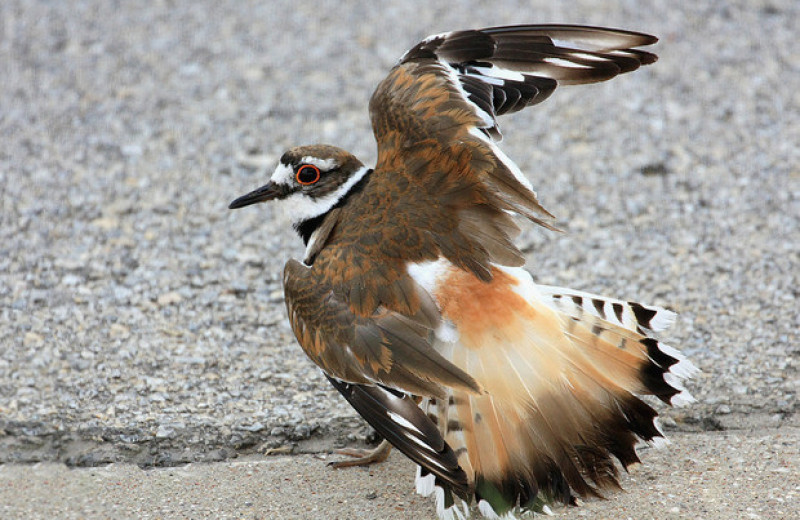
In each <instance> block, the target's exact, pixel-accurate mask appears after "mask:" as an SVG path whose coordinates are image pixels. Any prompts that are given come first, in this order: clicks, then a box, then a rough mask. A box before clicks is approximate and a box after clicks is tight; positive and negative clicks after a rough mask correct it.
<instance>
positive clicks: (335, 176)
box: [228, 144, 369, 226]
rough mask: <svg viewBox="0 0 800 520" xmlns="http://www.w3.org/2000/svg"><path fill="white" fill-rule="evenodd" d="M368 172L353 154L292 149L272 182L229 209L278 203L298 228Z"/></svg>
mask: <svg viewBox="0 0 800 520" xmlns="http://www.w3.org/2000/svg"><path fill="white" fill-rule="evenodd" d="M368 171H369V170H368V169H367V168H366V167H365V166H364V165H363V164H362V163H361V161H359V160H358V159H356V158H355V156H353V155H352V154H351V153H349V152H347V151H345V150H342V149H341V148H337V147H335V146H330V145H324V144H316V145H310V146H298V147H295V148H291V149H290V150H288V151H287V152H286V153H284V154H283V156H281V159H280V162H279V163H278V166H277V167H276V168H275V172H274V173H273V174H272V177H271V178H270V180H269V182H268V183H267V184H265V185H264V186H261V187H260V188H258V189H256V190H253V191H251V192H250V193H248V194H246V195H243V196H241V197H239V198H238V199H236V200H234V201H233V202H231V203H230V205H229V206H228V207H229V208H230V209H236V208H241V207H244V206H249V205H251V204H255V203H257V202H267V201H277V202H279V203H280V205H281V206H283V208H282V209H284V210H285V212H286V214H287V215H288V216H289V218H290V219H291V220H292V223H293V224H294V225H295V226H297V225H299V224H300V223H302V222H305V221H307V220H310V219H314V218H317V217H320V216H322V215H324V214H326V213H327V212H329V211H330V210H331V209H333V207H334V206H336V204H337V203H338V202H339V201H340V200H342V198H343V197H344V196H345V195H346V194H347V193H348V192H349V191H350V190H351V189H352V188H353V187H354V186H355V185H356V184H357V183H358V181H360V180H361V179H362V178H363V177H364V175H365V174H366V173H367V172H368Z"/></svg>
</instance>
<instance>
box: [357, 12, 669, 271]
mask: <svg viewBox="0 0 800 520" xmlns="http://www.w3.org/2000/svg"><path fill="white" fill-rule="evenodd" d="M655 41H656V38H654V37H652V36H648V35H644V34H640V33H633V32H628V31H619V30H613V29H602V28H594V27H578V26H564V25H539V26H536V25H530V26H517V27H495V28H489V29H482V30H477V31H458V32H451V33H445V34H442V35H437V36H432V37H430V38H427V39H426V40H424V41H423V42H421V43H419V44H418V45H417V46H415V47H414V48H413V49H411V50H410V51H408V52H407V53H406V54H405V55H404V56H403V58H402V59H401V61H400V63H399V64H398V65H397V66H396V67H395V68H394V69H392V71H391V72H390V74H389V75H388V76H387V78H386V79H385V80H384V81H383V82H382V83H381V84H380V85H379V86H378V88H377V89H376V91H375V93H374V94H373V96H372V99H371V101H370V115H371V119H372V126H373V130H374V132H375V137H376V139H377V142H378V162H377V165H376V168H375V172H374V173H373V176H372V177H373V179H372V181H371V183H372V184H377V185H379V186H380V189H381V190H382V191H386V190H388V189H390V188H389V187H390V186H392V185H396V184H398V183H403V184H404V185H408V186H409V189H408V190H407V193H408V194H409V195H407V196H406V197H401V198H400V200H399V201H398V200H393V201H389V202H390V203H395V204H408V203H409V201H411V199H412V198H413V201H411V204H412V205H414V204H416V203H417V202H418V201H419V200H420V199H422V200H423V201H424V204H425V207H424V208H418V207H415V208H414V210H415V211H416V212H417V213H416V215H421V216H422V217H418V218H417V219H416V220H415V221H414V222H413V225H415V226H424V227H425V228H426V230H427V231H428V232H429V233H428V235H429V243H428V244H427V247H429V248H431V249H435V250H438V251H439V252H440V253H441V254H442V256H446V257H447V258H448V260H450V261H451V262H453V263H454V264H455V265H457V266H459V267H461V268H463V269H466V270H469V271H472V272H473V273H474V274H475V275H476V276H478V277H479V278H481V279H483V280H488V279H490V278H491V269H490V264H491V263H497V264H502V265H509V266H519V265H522V264H523V263H524V262H523V260H522V255H521V254H520V252H519V251H518V249H517V248H516V247H515V246H514V244H513V242H512V238H513V237H514V236H515V234H516V228H515V226H514V224H513V222H510V221H509V218H508V215H509V213H512V214H519V215H523V216H525V217H527V218H528V219H530V220H532V221H534V222H537V223H539V224H541V225H544V226H546V227H550V224H549V223H548V221H547V219H549V218H550V217H552V215H551V214H550V213H549V212H547V211H546V210H545V209H544V208H543V207H542V206H541V205H540V204H539V202H538V200H537V197H536V193H535V192H534V191H533V189H532V187H531V185H530V183H529V182H528V181H527V179H526V178H525V176H524V175H523V174H522V173H521V172H520V170H519V168H518V167H517V166H516V165H515V164H514V163H513V162H512V161H511V160H510V159H509V158H508V157H507V156H506V155H505V154H504V153H503V152H502V151H501V150H500V148H499V147H498V146H497V144H496V142H495V139H494V138H493V137H498V136H499V130H498V127H497V122H496V117H497V116H498V115H501V114H504V113H507V112H513V111H515V110H519V109H521V108H523V107H525V106H528V105H532V104H535V103H538V102H540V101H542V100H544V99H545V98H547V97H548V96H549V95H550V94H551V93H552V91H553V90H554V89H555V87H556V86H557V85H558V84H576V83H591V82H597V81H602V80H605V79H609V78H611V77H613V76H615V75H617V74H620V73H623V72H628V71H631V70H634V69H636V68H638V67H639V66H640V65H641V64H647V63H652V62H654V61H655V60H656V57H655V55H653V54H650V53H647V52H644V51H641V50H637V49H634V47H636V46H641V45H648V44H652V43H654V42H655ZM412 194H413V195H412ZM398 213H399V214H401V215H402V214H403V213H404V212H403V211H402V208H400V211H399V212H398ZM426 217H427V218H426ZM451 236H457V237H458V240H456V241H455V242H456V243H455V244H451V242H450V241H449V237H451Z"/></svg>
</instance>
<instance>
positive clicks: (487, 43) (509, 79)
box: [400, 25, 658, 135]
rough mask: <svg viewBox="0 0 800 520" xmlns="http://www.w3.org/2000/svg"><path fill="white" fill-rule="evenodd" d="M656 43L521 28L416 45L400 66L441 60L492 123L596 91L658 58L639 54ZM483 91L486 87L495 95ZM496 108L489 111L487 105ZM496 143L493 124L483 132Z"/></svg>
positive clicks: (595, 32) (569, 29) (628, 36)
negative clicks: (574, 92)
mask: <svg viewBox="0 0 800 520" xmlns="http://www.w3.org/2000/svg"><path fill="white" fill-rule="evenodd" d="M656 41H658V40H657V38H655V37H653V36H650V35H647V34H642V33H636V32H631V31H623V30H618V29H607V28H602V27H587V26H572V25H519V26H507V27H489V28H486V29H480V30H473V31H456V32H451V33H445V34H441V35H437V36H432V37H429V38H427V39H426V40H424V41H423V42H420V43H419V44H417V45H416V46H415V47H414V48H412V49H411V50H410V51H408V52H407V53H406V54H405V55H404V56H403V58H402V59H401V61H400V63H401V65H402V64H403V63H410V62H413V61H423V60H431V59H433V60H438V61H441V62H442V63H446V64H447V65H448V66H449V67H450V68H451V69H452V70H453V71H455V72H456V74H457V78H458V81H459V82H460V83H461V86H462V88H463V89H464V90H465V91H466V93H467V94H468V96H467V100H468V101H470V102H472V103H474V104H475V106H476V107H477V108H478V109H479V110H480V111H481V112H482V113H483V114H482V115H484V114H485V116H488V117H487V119H488V118H491V120H492V121H494V118H495V117H496V116H499V115H502V114H505V113H509V112H515V111H517V110H521V109H522V108H524V107H526V106H530V105H533V104H536V103H540V102H542V101H544V100H545V99H547V97H548V96H549V95H550V94H551V93H552V92H553V90H554V89H555V88H556V86H557V85H559V84H563V85H569V84H579V83H593V82H597V81H605V80H607V79H611V78H613V77H614V76H616V75H617V74H621V73H625V72H630V71H633V70H636V69H637V68H639V66H641V65H647V64H650V63H653V62H654V61H656V59H657V58H656V55H655V54H652V53H649V52H646V51H642V50H639V49H635V48H634V47H640V46H644V45H651V44H653V43H655V42H656ZM479 83H484V84H485V85H489V86H490V88H491V90H492V91H493V93H492V95H491V96H487V95H486V89H485V88H484V87H481V86H479ZM492 100H496V102H494V103H492V105H491V109H488V108H489V107H488V106H487V105H488V103H487V101H492ZM486 132H487V133H489V134H490V135H499V133H498V131H497V129H496V124H492V125H489V126H488V127H487V130H486Z"/></svg>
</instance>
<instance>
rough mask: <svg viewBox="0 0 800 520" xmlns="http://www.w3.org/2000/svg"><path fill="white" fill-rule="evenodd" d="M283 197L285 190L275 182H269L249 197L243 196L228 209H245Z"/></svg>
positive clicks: (252, 192) (248, 195)
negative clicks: (251, 205)
mask: <svg viewBox="0 0 800 520" xmlns="http://www.w3.org/2000/svg"><path fill="white" fill-rule="evenodd" d="M282 195H284V190H283V188H282V187H281V186H279V185H278V184H275V183H274V182H269V183H268V184H265V185H264V186H261V187H260V188H258V189H257V190H253V191H251V192H250V193H248V194H247V195H242V196H241V197H239V198H238V199H236V200H234V201H233V202H231V203H230V205H229V206H228V209H236V208H243V207H245V206H249V205H250V204H255V203H257V202H266V201H268V200H273V199H277V198H280V197H281V196H282Z"/></svg>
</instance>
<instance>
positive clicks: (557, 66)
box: [231, 25, 693, 518]
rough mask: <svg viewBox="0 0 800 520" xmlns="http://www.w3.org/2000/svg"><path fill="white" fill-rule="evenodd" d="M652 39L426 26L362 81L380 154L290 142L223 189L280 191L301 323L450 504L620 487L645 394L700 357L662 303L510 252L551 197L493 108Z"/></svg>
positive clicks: (626, 62)
mask: <svg viewBox="0 0 800 520" xmlns="http://www.w3.org/2000/svg"><path fill="white" fill-rule="evenodd" d="M556 40H564V42H563V43H562V42H558V41H556ZM655 41H656V39H655V38H653V37H651V36H648V35H644V34H639V33H632V32H628V31H619V30H612V29H603V28H594V27H578V26H558V25H549V26H518V27H496V28H490V29H483V30H480V31H460V32H452V33H446V34H443V35H437V36H433V37H430V38H428V39H426V40H425V41H423V42H421V43H420V44H418V45H417V46H415V47H414V48H412V49H411V50H410V51H408V52H407V53H406V54H405V55H404V56H403V58H402V59H401V60H400V63H399V64H398V65H397V66H395V67H394V68H393V69H392V71H391V72H390V73H389V75H388V76H387V77H386V79H384V80H383V81H382V82H381V83H380V85H378V87H377V89H376V90H375V93H374V94H373V96H372V99H371V101H370V105H369V107H370V116H371V119H372V126H373V130H374V133H375V138H376V140H377V143H378V160H377V164H376V166H375V168H374V169H367V168H366V167H364V166H363V165H362V164H361V162H360V161H358V159H356V158H355V157H353V156H352V155H351V154H349V153H348V152H346V151H344V150H341V149H339V148H336V147H332V146H329V145H313V146H302V147H296V148H292V149H291V150H289V151H288V152H287V153H286V154H284V156H283V157H282V158H281V161H280V164H279V166H278V168H277V169H276V171H275V174H274V175H273V177H272V179H271V181H270V183H269V184H267V185H266V186H264V187H262V188H259V189H258V190H255V191H254V192H251V193H250V194H247V195H245V196H243V197H240V198H239V199H237V200H236V201H234V202H233V203H232V204H231V207H241V206H244V205H248V204H252V203H255V202H262V201H267V200H280V201H283V204H284V205H286V206H288V207H289V212H290V214H291V215H293V216H294V217H295V218H294V220H295V227H296V229H297V230H298V232H299V233H300V235H301V236H302V237H303V239H304V241H305V242H306V244H307V249H306V255H305V259H304V262H303V263H301V262H298V261H296V260H290V261H289V262H288V263H287V264H286V268H285V271H284V292H285V297H286V306H287V309H288V313H289V319H290V321H291V324H292V328H293V330H294V333H295V335H296V337H297V339H298V341H299V343H300V345H301V346H302V348H303V350H304V351H305V352H306V354H308V356H309V357H310V358H311V359H312V360H313V361H314V362H315V363H316V364H317V365H318V366H319V367H320V368H322V370H323V371H324V372H325V373H326V375H327V376H328V377H329V379H331V382H332V383H333V384H334V386H335V387H336V388H337V389H338V390H339V391H340V392H341V393H342V395H344V396H345V398H347V399H348V401H349V402H350V403H351V404H352V405H353V406H354V407H355V408H356V410H357V411H358V412H359V413H360V414H361V415H362V416H364V418H365V419H367V421H369V422H370V424H372V425H373V426H375V428H376V429H377V430H378V431H379V432H381V434H382V435H384V437H385V438H386V439H387V440H389V441H390V442H391V443H392V444H393V445H394V446H396V447H397V448H398V449H400V450H401V451H403V453H405V454H406V455H408V456H409V457H411V458H412V459H413V460H414V461H415V462H417V464H419V465H420V467H421V469H420V473H419V475H418V478H417V489H418V491H420V492H421V493H423V494H430V493H431V492H433V491H434V489H435V488H438V489H439V490H440V491H437V505H438V509H439V514H440V516H442V517H443V518H451V517H454V516H459V515H460V514H461V510H460V509H457V508H458V504H456V502H455V501H454V498H453V494H456V495H458V496H459V497H461V498H462V499H464V500H466V501H469V500H471V499H472V498H475V499H476V501H477V502H478V506H479V509H480V511H481V512H482V513H484V514H489V513H490V512H491V513H492V514H506V513H508V514H511V512H513V510H514V509H515V508H517V507H519V508H521V509H523V510H527V509H532V508H533V509H536V508H540V507H541V506H542V501H543V500H544V499H556V500H560V501H564V502H568V503H569V502H572V501H573V492H574V493H577V494H579V495H597V494H599V492H600V490H601V489H602V488H605V487H609V486H616V485H617V481H616V477H617V469H616V467H615V465H614V463H613V460H612V457H615V458H616V459H618V460H619V461H620V462H621V463H622V464H623V465H624V466H627V465H628V464H630V463H632V462H635V461H637V460H638V458H637V457H636V453H635V450H634V444H635V443H636V442H637V440H638V439H644V440H648V441H650V440H654V439H656V438H657V437H659V436H660V433H659V431H658V430H657V428H656V427H655V425H654V423H653V420H654V418H655V416H656V412H655V411H654V410H653V409H652V408H651V407H650V406H648V405H647V404H645V403H644V402H642V401H641V400H639V398H638V397H636V394H651V395H656V396H658V397H660V398H661V399H662V400H664V401H665V402H668V403H669V402H672V401H673V400H674V399H676V398H678V397H684V398H686V394H683V393H681V391H682V390H683V388H682V387H681V386H680V384H679V382H678V379H677V377H687V376H689V375H691V372H692V370H693V367H692V366H691V364H690V363H688V361H686V360H685V359H684V358H683V357H682V356H681V355H680V354H679V353H677V351H675V350H674V349H671V348H669V347H667V346H665V345H662V344H660V343H659V342H658V341H656V340H655V339H653V338H652V332H653V331H654V330H658V329H659V328H663V327H664V326H666V325H667V324H668V322H669V321H670V319H671V314H670V313H669V312H667V311H664V310H663V309H659V308H656V307H649V306H643V305H640V304H635V303H630V302H621V301H618V300H612V299H607V298H601V297H597V296H594V295H586V294H583V293H578V292H575V291H570V290H568V289H557V288H548V287H543V286H537V285H536V284H534V283H533V281H532V279H531V278H530V276H529V275H528V274H527V273H525V272H524V271H523V270H521V269H520V266H522V265H524V263H525V260H524V257H523V255H522V254H521V252H520V251H519V249H518V248H517V247H516V246H515V245H514V243H513V239H514V237H515V236H516V235H517V234H518V232H519V228H518V227H517V225H516V224H515V222H514V221H513V220H512V217H511V216H512V215H514V214H516V215H521V216H524V217H526V218H528V219H530V220H531V221H533V222H536V223H538V224H540V225H543V226H545V227H548V228H551V227H552V224H551V219H552V215H551V214H550V213H549V212H548V211H547V210H545V209H544V208H543V207H542V206H541V204H540V203H539V201H538V199H537V197H536V194H535V193H534V191H533V190H532V189H531V186H530V184H529V183H528V181H527V180H526V179H525V177H524V176H523V175H522V173H521V172H520V171H519V169H518V168H517V167H516V166H515V165H514V163H513V162H511V160H510V159H508V158H507V157H506V156H505V154H503V152H502V151H500V149H499V148H498V146H497V144H496V140H497V139H499V137H500V133H499V129H498V127H497V123H496V117H497V116H498V115H501V114H504V113H508V112H513V111H516V110H519V109H521V108H523V107H525V106H529V105H532V104H535V103H538V102H541V101H542V100H544V99H545V98H547V97H548V96H549V95H550V94H551V93H552V91H553V90H554V89H555V87H556V86H557V85H558V84H576V83H591V82H595V81H602V80H606V79H609V78H611V77H613V76H615V75H617V74H619V73H623V72H629V71H632V70H635V69H636V68H638V67H639V66H640V65H641V64H648V63H653V62H654V61H655V60H656V58H655V56H654V55H653V54H650V53H647V52H645V51H641V50H638V49H634V48H633V47H637V46H641V45H649V44H652V43H654V42H655ZM668 376H670V377H668ZM411 396H417V398H416V399H411ZM687 399H688V398H687ZM415 403H419V404H420V407H421V409H420V408H419V407H417V404H415Z"/></svg>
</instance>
